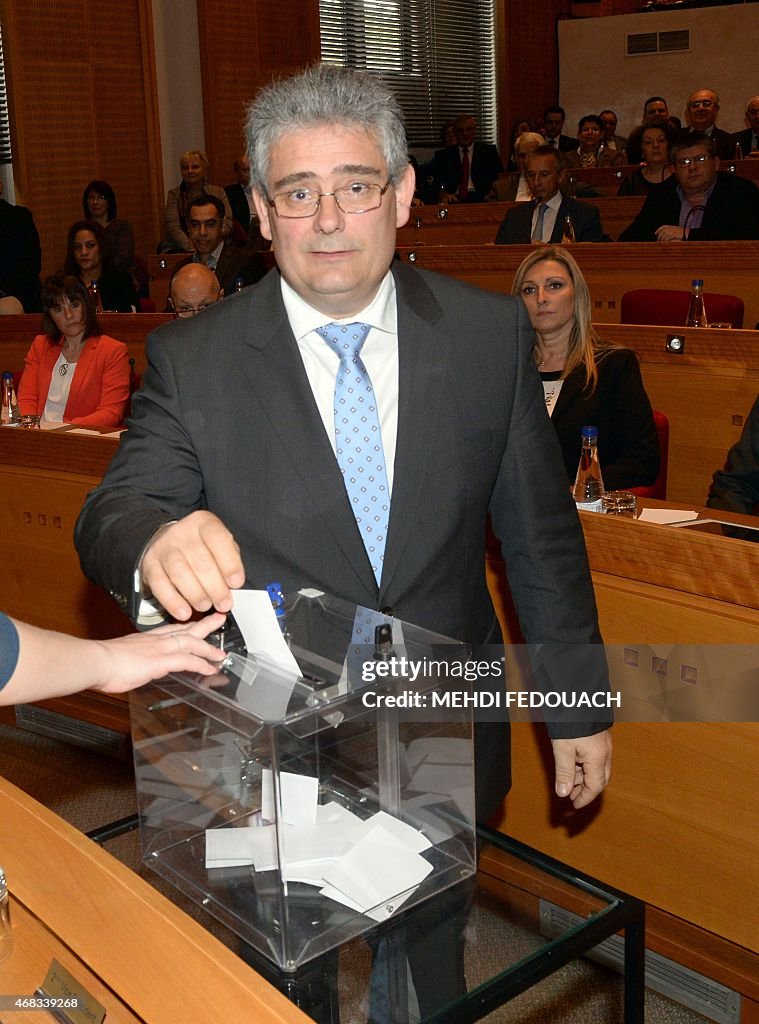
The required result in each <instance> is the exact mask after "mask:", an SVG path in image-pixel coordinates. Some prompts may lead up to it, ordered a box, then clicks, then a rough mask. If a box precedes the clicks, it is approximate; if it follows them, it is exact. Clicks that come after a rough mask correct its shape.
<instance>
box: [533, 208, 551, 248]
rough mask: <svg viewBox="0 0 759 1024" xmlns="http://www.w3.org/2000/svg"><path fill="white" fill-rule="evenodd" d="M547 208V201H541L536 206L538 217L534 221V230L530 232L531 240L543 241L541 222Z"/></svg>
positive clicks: (543, 219)
mask: <svg viewBox="0 0 759 1024" xmlns="http://www.w3.org/2000/svg"><path fill="white" fill-rule="evenodd" d="M547 209H548V203H541V204H540V206H539V207H538V219H537V220H536V221H535V230H534V231H533V233H532V241H533V242H542V241H543V222H544V221H545V217H546V210H547Z"/></svg>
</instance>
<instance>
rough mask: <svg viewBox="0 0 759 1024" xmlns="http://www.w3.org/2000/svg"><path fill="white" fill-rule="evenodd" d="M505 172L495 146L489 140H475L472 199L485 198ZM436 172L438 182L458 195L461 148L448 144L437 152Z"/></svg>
mask: <svg viewBox="0 0 759 1024" xmlns="http://www.w3.org/2000/svg"><path fill="white" fill-rule="evenodd" d="M502 172H503V164H502V163H501V158H500V156H499V155H498V150H497V149H496V148H495V146H492V145H490V144H489V143H487V142H475V143H474V148H473V150H472V161H471V167H470V175H471V178H472V184H473V185H474V187H475V192H474V193H470V199H472V198H476V199H484V198H485V196H486V195H487V194H488V193H489V192H490V191H491V190H492V188H493V182H494V181H495V179H496V178H497V177H498V176H499V175H500V174H501V173H502ZM434 173H435V178H436V179H437V182H438V184H440V185H442V186H443V187H444V188H445V191H446V192H449V193H450V194H451V195H456V194H457V193H458V190H459V183H460V181H461V149H460V148H459V146H447V147H446V148H445V149H439V150H438V151H437V152H436V153H435V159H434Z"/></svg>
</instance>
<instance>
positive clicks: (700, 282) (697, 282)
mask: <svg viewBox="0 0 759 1024" xmlns="http://www.w3.org/2000/svg"><path fill="white" fill-rule="evenodd" d="M703 287H704V279H703V278H702V277H696V278H694V280H693V281H691V288H703Z"/></svg>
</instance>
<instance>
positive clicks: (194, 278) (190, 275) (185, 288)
mask: <svg viewBox="0 0 759 1024" xmlns="http://www.w3.org/2000/svg"><path fill="white" fill-rule="evenodd" d="M223 296H224V289H223V288H221V286H220V285H219V279H218V277H217V276H216V274H214V272H213V270H211V268H210V267H205V266H203V264H202V263H183V264H181V265H180V266H178V267H176V268H175V269H174V273H173V274H172V275H171V280H170V281H169V312H172V313H173V314H174V316H176V317H178V318H179V319H181V320H183V319H185V318H186V317H190V316H197V315H198V313H202V312H203V310H204V309H208V307H209V306H213V304H214V303H215V302H218V301H219V299H221V298H223Z"/></svg>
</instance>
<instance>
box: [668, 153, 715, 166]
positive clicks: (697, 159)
mask: <svg viewBox="0 0 759 1024" xmlns="http://www.w3.org/2000/svg"><path fill="white" fill-rule="evenodd" d="M712 159H713V157H712V155H711V154H710V153H699V155H698V156H683V157H680V159H679V160H675V164H676V165H677V166H678V167H690V165H691V164H696V165H697V166H700V165H701V164H705V163H706V161H707V160H712Z"/></svg>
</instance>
